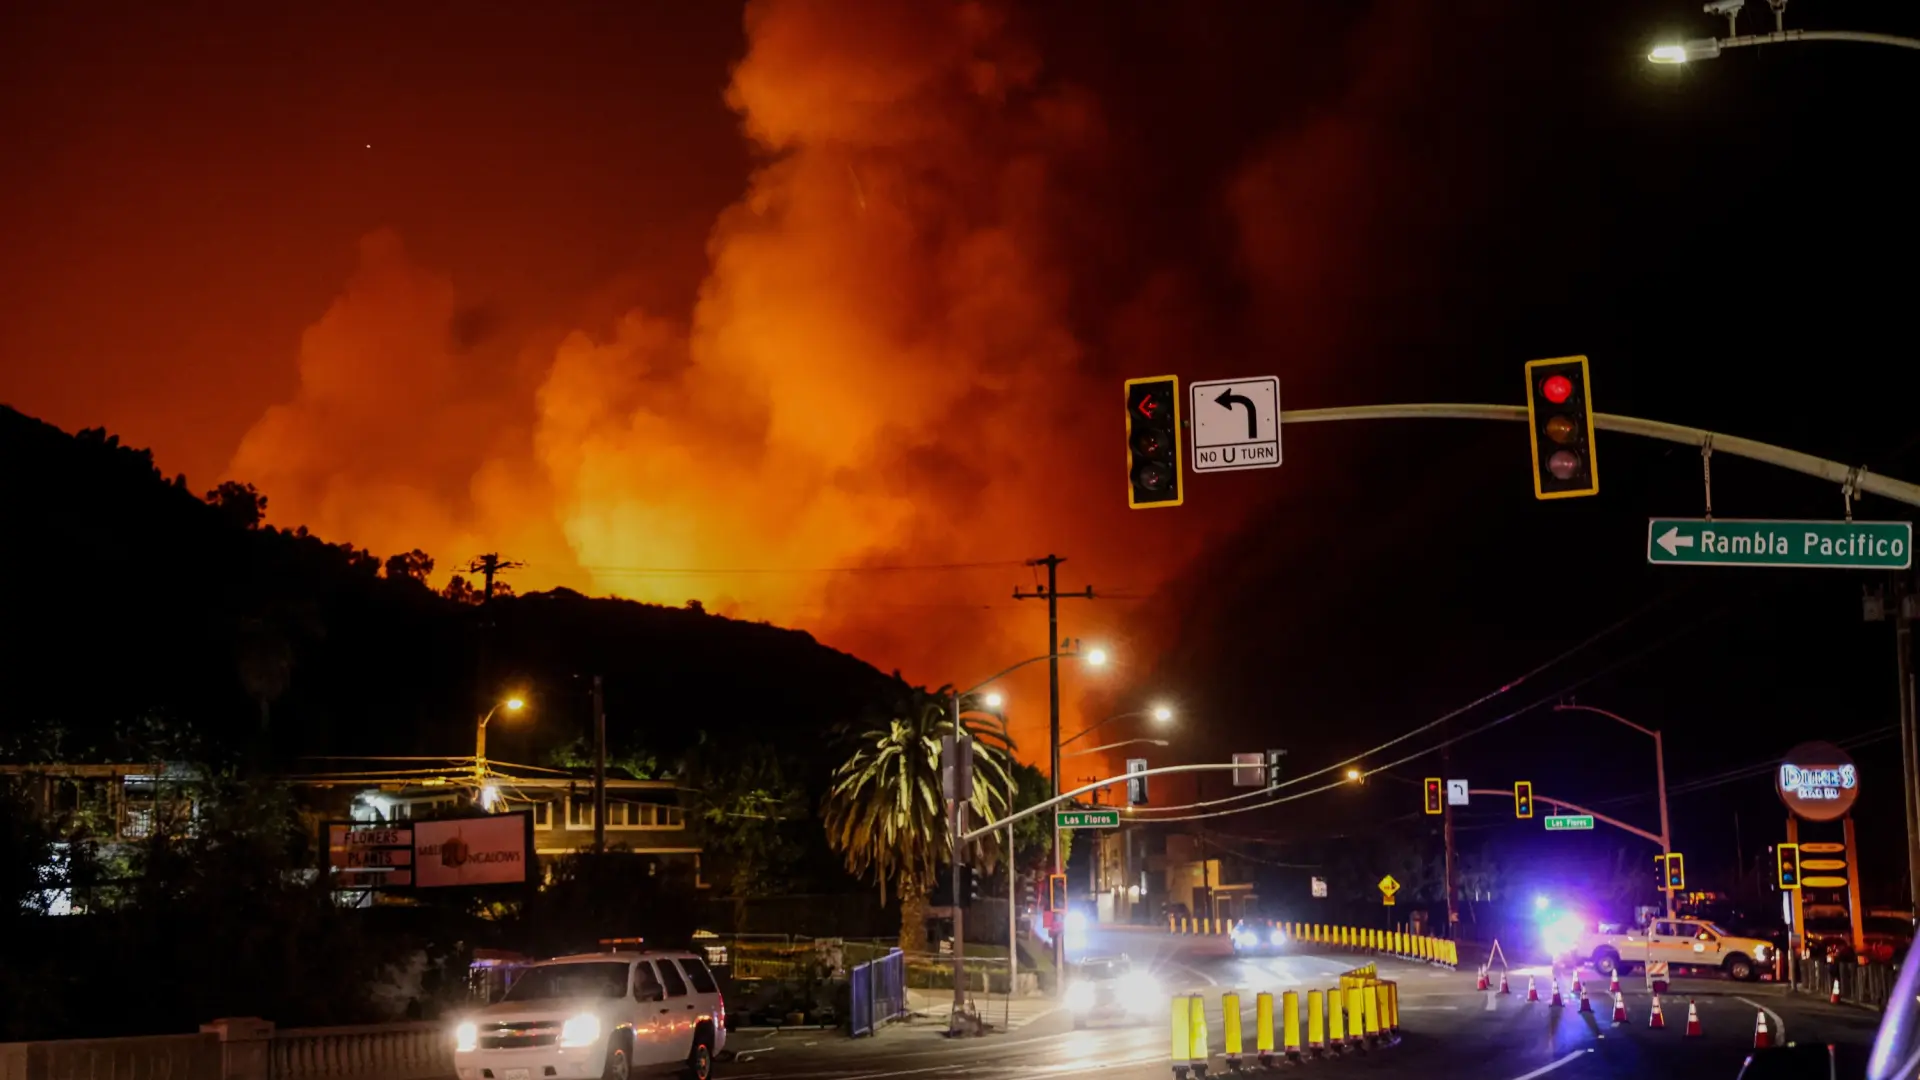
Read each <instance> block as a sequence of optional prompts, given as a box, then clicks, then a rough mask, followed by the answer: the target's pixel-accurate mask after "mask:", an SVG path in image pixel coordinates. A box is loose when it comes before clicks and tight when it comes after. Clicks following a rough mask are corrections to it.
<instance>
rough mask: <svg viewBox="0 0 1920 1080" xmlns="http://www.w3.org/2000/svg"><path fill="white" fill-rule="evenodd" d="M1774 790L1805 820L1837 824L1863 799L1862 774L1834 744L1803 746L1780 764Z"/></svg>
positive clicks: (1844, 752)
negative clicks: (1854, 803)
mask: <svg viewBox="0 0 1920 1080" xmlns="http://www.w3.org/2000/svg"><path fill="white" fill-rule="evenodd" d="M1774 790H1775V791H1777V792H1779V793H1780V801H1781V802H1783V803H1786V804H1787V809H1789V810H1791V811H1793V812H1794V814H1796V815H1797V816H1799V817H1800V818H1802V819H1803V820H1806V821H1834V820H1837V819H1839V818H1841V817H1844V816H1845V815H1846V813H1847V811H1848V810H1850V809H1852V808H1853V801H1854V799H1856V798H1858V797H1859V795H1860V774H1859V772H1858V771H1857V770H1855V768H1854V765H1853V758H1851V757H1849V756H1847V752H1846V751H1845V750H1842V749H1840V748H1839V747H1837V746H1834V745H1833V744H1832V743H1823V742H1810V743H1801V744H1800V745H1799V746H1796V747H1794V748H1793V749H1792V750H1791V751H1789V752H1788V753H1787V757H1786V760H1784V761H1782V762H1781V763H1780V767H1779V769H1778V770H1777V771H1776V772H1775V774H1774ZM1801 850H1803V851H1804V850H1805V848H1804V847H1803V848H1802V849H1801Z"/></svg>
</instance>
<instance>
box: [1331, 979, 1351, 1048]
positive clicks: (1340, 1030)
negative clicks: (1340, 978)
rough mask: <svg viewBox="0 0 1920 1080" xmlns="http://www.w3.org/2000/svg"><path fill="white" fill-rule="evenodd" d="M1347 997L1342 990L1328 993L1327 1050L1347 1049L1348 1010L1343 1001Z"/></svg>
mask: <svg viewBox="0 0 1920 1080" xmlns="http://www.w3.org/2000/svg"><path fill="white" fill-rule="evenodd" d="M1345 996H1346V995H1345V994H1344V993H1343V992H1342V991H1340V990H1329V991H1327V1048H1328V1049H1330V1050H1345V1049H1346V1048H1347V1022H1346V1017H1347V1009H1346V1005H1345V1004H1344V1003H1343V1002H1342V1001H1341V999H1342V998H1344V997H1345Z"/></svg>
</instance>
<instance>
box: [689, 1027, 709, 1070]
mask: <svg viewBox="0 0 1920 1080" xmlns="http://www.w3.org/2000/svg"><path fill="white" fill-rule="evenodd" d="M712 1075H713V1036H712V1035H710V1034H708V1033H707V1029H706V1028H701V1029H700V1030H698V1031H696V1032H694V1033H693V1049H692V1050H689V1051H687V1067H686V1070H685V1076H686V1077H687V1080H708V1078H709V1077H711V1076H712Z"/></svg>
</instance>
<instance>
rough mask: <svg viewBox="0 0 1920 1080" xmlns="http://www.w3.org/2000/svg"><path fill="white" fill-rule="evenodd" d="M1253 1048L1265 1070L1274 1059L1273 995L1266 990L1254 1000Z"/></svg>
mask: <svg viewBox="0 0 1920 1080" xmlns="http://www.w3.org/2000/svg"><path fill="white" fill-rule="evenodd" d="M1253 1048H1254V1051H1255V1052H1256V1053H1258V1054H1259V1055H1260V1066H1261V1068H1265V1067H1266V1064H1267V1062H1268V1061H1269V1060H1271V1059H1272V1058H1273V995H1272V994H1270V993H1268V992H1267V991H1265V990H1262V991H1260V993H1259V994H1258V995H1256V996H1255V997H1254V999H1253Z"/></svg>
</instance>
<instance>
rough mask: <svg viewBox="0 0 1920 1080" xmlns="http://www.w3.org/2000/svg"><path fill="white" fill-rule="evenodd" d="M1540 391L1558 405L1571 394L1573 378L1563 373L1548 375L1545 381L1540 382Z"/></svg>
mask: <svg viewBox="0 0 1920 1080" xmlns="http://www.w3.org/2000/svg"><path fill="white" fill-rule="evenodd" d="M1540 393H1541V394H1542V395H1543V396H1545V397H1546V399H1547V400H1548V401H1551V402H1553V403H1554V404H1555V405H1559V404H1561V403H1562V402H1564V401H1566V400H1567V399H1568V398H1570V397H1572V396H1573V380H1572V379H1569V378H1567V377H1566V376H1565V375H1549V376H1547V381H1546V382H1543V383H1541V384H1540Z"/></svg>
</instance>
